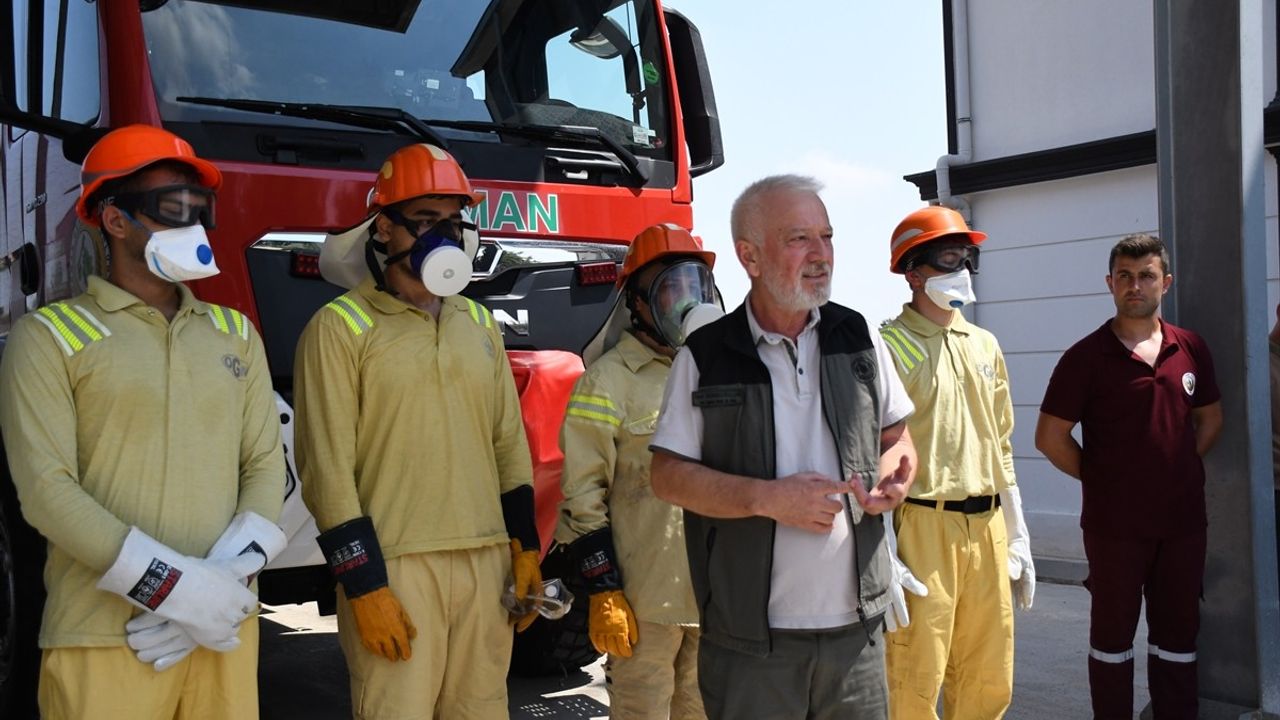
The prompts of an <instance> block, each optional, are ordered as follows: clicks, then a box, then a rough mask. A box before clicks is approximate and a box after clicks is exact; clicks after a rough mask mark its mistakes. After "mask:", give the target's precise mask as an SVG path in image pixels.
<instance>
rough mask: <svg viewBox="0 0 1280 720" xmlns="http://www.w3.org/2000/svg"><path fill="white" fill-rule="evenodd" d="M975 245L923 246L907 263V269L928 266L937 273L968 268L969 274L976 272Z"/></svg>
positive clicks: (976, 250)
mask: <svg viewBox="0 0 1280 720" xmlns="http://www.w3.org/2000/svg"><path fill="white" fill-rule="evenodd" d="M979 254H980V251H979V250H978V246H977V245H973V244H971V243H939V244H930V245H925V246H924V247H922V248H920V250H919V251H918V252H917V253H916V254H915V255H914V256H913V257H912V258H911V259H910V261H909V262H908V263H907V269H908V270H910V269H912V268H916V267H919V266H921V265H928V266H929V267H931V268H933V269H935V270H937V271H939V272H946V273H951V272H956V271H957V270H959V269H961V268H968V269H969V272H971V273H976V272H978V257H979Z"/></svg>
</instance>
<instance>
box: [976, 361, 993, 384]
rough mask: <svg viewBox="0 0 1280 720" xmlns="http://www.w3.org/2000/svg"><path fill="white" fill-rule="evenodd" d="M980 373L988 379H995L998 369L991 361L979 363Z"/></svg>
mask: <svg viewBox="0 0 1280 720" xmlns="http://www.w3.org/2000/svg"><path fill="white" fill-rule="evenodd" d="M978 374H979V375H981V376H982V377H984V378H986V379H988V380H994V379H995V377H996V369H995V367H994V366H992V364H991V363H989V362H980V363H978Z"/></svg>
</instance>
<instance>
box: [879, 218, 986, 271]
mask: <svg viewBox="0 0 1280 720" xmlns="http://www.w3.org/2000/svg"><path fill="white" fill-rule="evenodd" d="M947 235H965V236H967V237H968V238H969V242H971V243H973V244H974V245H980V244H981V243H982V241H983V240H986V239H987V234H986V233H984V232H978V231H977V230H970V229H969V226H968V225H967V224H966V223H965V221H964V216H962V215H961V214H960V213H958V212H956V211H955V210H952V209H951V208H949V207H943V206H941V205H930V206H928V207H922V208H920V209H919V210H916V211H915V212H913V213H911V214H910V215H908V216H906V217H905V218H903V220H902V222H900V223H898V227H896V228H894V229H893V237H891V238H890V239H889V272H895V273H898V274H900V275H901V274H902V273H903V271H902V269H901V268H900V267H899V265H901V263H902V258H904V257H906V254H907V253H908V252H910V251H911V250H912V249H913V248H916V247H919V246H921V245H923V244H925V243H927V242H929V241H930V240H937V239H938V238H940V237H944V236H947Z"/></svg>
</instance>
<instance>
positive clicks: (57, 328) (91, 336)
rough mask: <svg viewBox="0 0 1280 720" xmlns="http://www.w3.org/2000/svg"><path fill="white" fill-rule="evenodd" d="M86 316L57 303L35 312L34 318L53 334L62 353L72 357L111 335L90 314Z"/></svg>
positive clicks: (64, 304)
mask: <svg viewBox="0 0 1280 720" xmlns="http://www.w3.org/2000/svg"><path fill="white" fill-rule="evenodd" d="M86 315H87V316H86ZM86 315H81V314H80V312H77V311H76V310H73V309H72V308H71V307H70V306H69V305H67V304H66V303H60V302H59V303H52V304H50V305H46V306H44V307H42V308H40V309H38V310H36V314H35V317H36V319H37V320H39V321H40V322H41V323H42V324H43V325H44V326H45V327H47V328H49V330H51V331H52V332H53V334H54V337H55V338H56V339H57V340H58V344H59V345H61V346H62V350H63V352H65V353H67V355H74V354H75V353H78V352H80V351H81V350H83V349H84V348H85V347H87V346H88V345H90V344H92V343H95V342H97V341H99V340H101V339H103V338H104V337H107V336H109V335H110V334H111V332H110V331H108V330H107V329H106V328H105V327H104V326H103V325H102V323H100V322H98V319H97V318H95V317H93V315H92V314H88V313H86Z"/></svg>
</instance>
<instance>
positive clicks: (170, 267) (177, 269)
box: [143, 225, 219, 282]
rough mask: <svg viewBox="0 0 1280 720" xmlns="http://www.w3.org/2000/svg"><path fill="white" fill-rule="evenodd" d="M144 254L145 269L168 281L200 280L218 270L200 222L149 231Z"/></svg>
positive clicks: (215, 273)
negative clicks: (149, 237) (149, 236)
mask: <svg viewBox="0 0 1280 720" xmlns="http://www.w3.org/2000/svg"><path fill="white" fill-rule="evenodd" d="M143 255H144V257H146V260H147V269H148V270H150V271H151V272H152V274H154V275H156V276H157V277H159V278H161V279H164V280H168V281H169V282H182V281H184V280H199V279H201V278H207V277H212V276H214V275H217V274H218V272H219V271H218V264H217V263H216V262H214V259H213V248H212V247H210V245H209V237H208V236H207V235H206V234H205V232H204V227H203V226H201V225H189V226H187V227H180V228H172V229H170V230H161V231H159V232H153V233H151V239H150V240H148V241H147V246H146V248H145V249H144V250H143Z"/></svg>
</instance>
